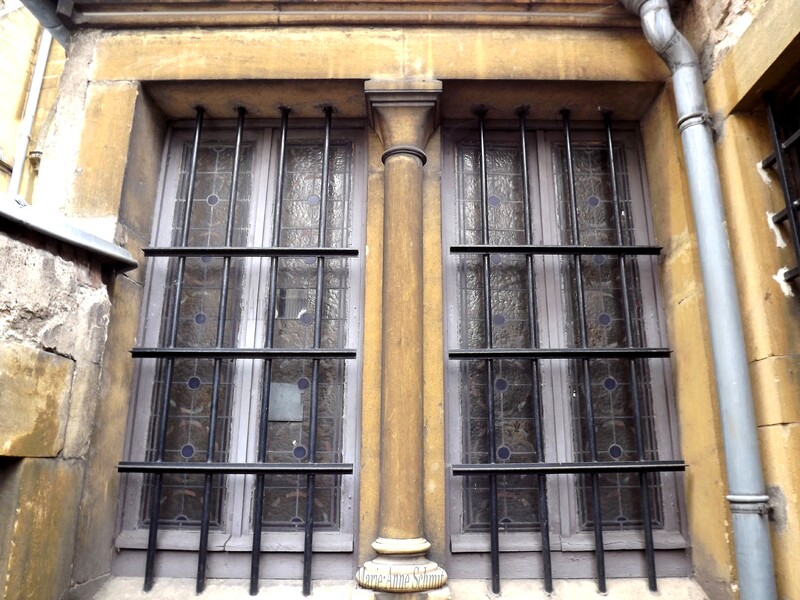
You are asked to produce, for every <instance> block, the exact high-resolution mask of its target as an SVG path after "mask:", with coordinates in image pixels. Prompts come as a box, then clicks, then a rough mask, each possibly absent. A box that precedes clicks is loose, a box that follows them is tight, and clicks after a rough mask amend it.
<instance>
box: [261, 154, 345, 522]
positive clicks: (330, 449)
mask: <svg viewBox="0 0 800 600" xmlns="http://www.w3.org/2000/svg"><path fill="white" fill-rule="evenodd" d="M352 158H353V148H352V145H351V144H343V143H339V144H333V145H332V146H331V154H330V162H329V169H330V171H329V184H328V207H327V211H326V227H325V239H324V240H323V244H324V245H326V246H335V247H345V246H349V245H350V231H351V229H352V214H351V210H350V206H351V203H352V198H351V190H352ZM321 185H322V146H321V145H320V144H313V143H303V144H292V145H290V146H289V147H288V148H287V156H286V186H285V188H284V196H283V210H282V214H281V221H280V224H281V228H280V240H279V245H281V246H306V247H310V246H317V245H318V241H319V224H320V210H321V199H320V188H321ZM349 276H350V274H349V263H348V261H347V260H346V259H339V258H329V259H325V264H324V270H323V290H322V302H323V305H322V321H321V347H322V348H344V347H347V329H348V323H347V316H348V306H347V297H348V293H349V289H348V288H349ZM316 284H317V259H316V258H313V257H312V258H290V259H281V260H279V261H278V290H277V294H278V295H277V306H276V314H275V339H274V346H275V347H276V348H313V346H314V315H315V311H316ZM345 375H346V369H345V364H344V361H343V360H323V361H320V368H319V395H318V405H317V407H318V408H317V431H316V434H317V447H316V457H315V460H316V462H342V460H343V456H342V449H343V439H342V437H343V429H342V424H343V419H342V417H343V412H344V389H345V379H346V377H345ZM312 379H313V361H311V360H275V361H273V368H272V380H271V388H270V390H271V394H270V395H271V398H273V399H275V398H278V397H280V398H281V402H283V403H285V404H287V405H293V406H294V407H295V408H294V409H287V410H281V411H280V412H278V411H275V410H273V409H272V408H271V409H270V411H271V412H270V423H269V429H268V432H267V461H268V462H289V463H291V462H298V463H303V462H308V460H309V457H310V456H309V452H310V448H309V437H310V410H311V389H312ZM271 404H274V402H271ZM315 485H316V488H315V494H314V509H313V510H314V526H315V527H316V528H319V529H334V530H335V529H338V528H339V527H340V526H341V515H340V505H341V497H340V496H341V493H340V489H341V488H340V478H339V477H337V476H332V475H325V476H317V477H316V483H315ZM305 498H306V477H305V476H298V475H282V476H280V477H270V478H268V479H267V480H266V490H265V495H264V511H263V524H264V526H265V527H270V528H278V529H287V528H290V529H291V528H302V526H303V524H304V519H305V510H306V509H305V506H306V503H305Z"/></svg>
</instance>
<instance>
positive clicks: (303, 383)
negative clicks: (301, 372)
mask: <svg viewBox="0 0 800 600" xmlns="http://www.w3.org/2000/svg"><path fill="white" fill-rule="evenodd" d="M310 385H311V382H310V381H309V380H308V379H307V378H305V377H301V378H300V379H298V380H297V387H298V388H299V389H301V390H307V389H308V386H310Z"/></svg>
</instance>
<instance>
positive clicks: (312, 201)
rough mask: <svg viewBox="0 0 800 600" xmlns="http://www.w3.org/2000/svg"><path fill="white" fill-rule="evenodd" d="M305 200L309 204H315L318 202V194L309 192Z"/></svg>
mask: <svg viewBox="0 0 800 600" xmlns="http://www.w3.org/2000/svg"><path fill="white" fill-rule="evenodd" d="M306 202H308V203H309V204H310V205H311V206H316V205H317V204H319V196H317V195H316V194H311V195H310V196H309V197H308V198H306Z"/></svg>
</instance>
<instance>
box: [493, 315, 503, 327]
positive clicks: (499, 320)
mask: <svg viewBox="0 0 800 600" xmlns="http://www.w3.org/2000/svg"><path fill="white" fill-rule="evenodd" d="M505 322H506V318H505V317H504V316H503V315H495V316H493V317H492V323H494V324H495V325H498V326H500V325H505Z"/></svg>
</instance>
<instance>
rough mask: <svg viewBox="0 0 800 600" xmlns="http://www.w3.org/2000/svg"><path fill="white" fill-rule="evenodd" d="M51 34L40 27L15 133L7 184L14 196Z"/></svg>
mask: <svg viewBox="0 0 800 600" xmlns="http://www.w3.org/2000/svg"><path fill="white" fill-rule="evenodd" d="M52 39H53V38H52V36H51V35H50V32H49V31H48V30H47V29H42V34H41V37H40V38H39V49H38V50H37V51H36V66H35V67H34V69H33V75H32V76H31V86H30V89H29V90H28V99H27V100H26V101H25V112H24V113H23V115H22V123H21V124H20V128H19V134H18V135H17V147H16V149H15V150H14V167H13V168H12V169H11V181H10V182H9V184H8V193H9V194H11V195H12V196H16V195H17V194H18V193H19V187H20V184H21V183H22V172H23V170H24V167H25V160H26V159H27V157H28V145H29V144H30V142H31V131H32V130H33V122H34V120H35V119H36V109H37V108H38V106H39V96H40V95H41V93H42V84H43V83H44V73H45V70H46V69H47V59H48V57H49V56H50V41H51V40H52Z"/></svg>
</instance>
